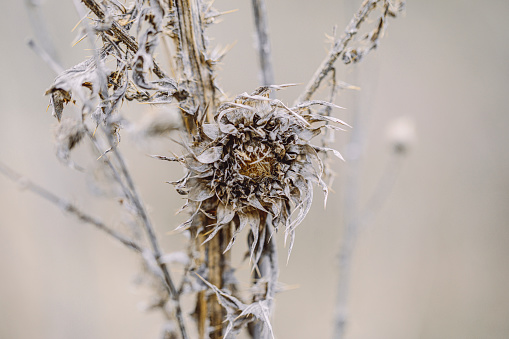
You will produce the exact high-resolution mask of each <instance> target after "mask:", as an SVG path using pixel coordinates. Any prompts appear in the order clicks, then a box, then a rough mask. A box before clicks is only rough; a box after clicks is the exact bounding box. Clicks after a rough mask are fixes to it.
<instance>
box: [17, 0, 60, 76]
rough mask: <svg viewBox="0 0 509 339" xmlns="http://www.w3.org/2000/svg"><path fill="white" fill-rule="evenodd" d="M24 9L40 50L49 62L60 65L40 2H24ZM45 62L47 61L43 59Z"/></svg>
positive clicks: (32, 0) (37, 0) (31, 0)
mask: <svg viewBox="0 0 509 339" xmlns="http://www.w3.org/2000/svg"><path fill="white" fill-rule="evenodd" d="M25 7H26V9H27V13H28V18H29V19H28V22H30V25H31V26H32V31H33V33H34V35H35V37H36V40H37V41H39V44H40V49H41V50H43V51H44V53H45V54H47V55H48V56H49V59H50V60H53V61H54V62H55V63H57V64H60V60H59V59H60V58H59V57H58V54H57V50H56V48H55V45H54V44H53V41H52V39H51V34H49V31H48V28H47V26H46V23H45V20H44V18H43V14H42V11H41V8H40V1H39V0H25ZM45 61H47V60H46V59H45ZM62 71H63V70H62ZM60 73H61V71H60V72H58V74H60Z"/></svg>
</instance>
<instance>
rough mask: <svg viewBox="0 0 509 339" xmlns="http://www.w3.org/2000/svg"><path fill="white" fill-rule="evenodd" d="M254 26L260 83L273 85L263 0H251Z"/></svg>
mask: <svg viewBox="0 0 509 339" xmlns="http://www.w3.org/2000/svg"><path fill="white" fill-rule="evenodd" d="M251 3H252V5H253V14H254V20H255V26H256V38H257V47H258V55H259V57H260V68H261V71H262V85H264V86H268V85H274V71H273V68H272V56H271V48H270V40H269V25H268V22H267V21H268V20H267V9H266V6H265V0H251Z"/></svg>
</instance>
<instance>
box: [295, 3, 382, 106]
mask: <svg viewBox="0 0 509 339" xmlns="http://www.w3.org/2000/svg"><path fill="white" fill-rule="evenodd" d="M380 1H382V0H364V1H363V2H362V4H361V7H360V8H359V11H358V12H357V14H355V15H354V17H353V18H352V20H350V23H349V24H348V26H347V27H346V29H345V32H344V33H343V35H342V36H341V37H340V38H339V39H338V40H336V41H335V43H334V45H333V47H332V49H331V50H330V52H329V55H327V56H326V57H325V59H324V60H323V61H322V63H321V65H320V67H318V69H317V70H316V72H315V74H313V77H312V78H311V80H310V81H309V82H308V84H307V85H306V88H305V89H304V92H303V93H302V94H301V95H300V96H299V98H298V99H297V101H296V102H295V105H297V104H299V103H302V102H304V101H307V100H309V99H310V98H311V96H312V95H313V93H315V92H316V90H317V89H318V87H319V86H320V83H321V82H322V80H323V79H324V78H325V77H326V76H327V74H329V72H330V71H331V70H332V68H333V65H334V62H336V60H337V59H338V57H339V56H340V55H341V53H343V52H344V51H345V49H346V47H347V46H348V43H350V41H351V40H352V38H353V37H354V36H355V35H356V34H357V32H358V31H359V27H360V25H361V24H362V22H363V21H364V20H366V18H367V17H368V15H369V13H371V11H373V10H374V9H375V8H376V5H377V3H379V2H380ZM295 105H294V106H295Z"/></svg>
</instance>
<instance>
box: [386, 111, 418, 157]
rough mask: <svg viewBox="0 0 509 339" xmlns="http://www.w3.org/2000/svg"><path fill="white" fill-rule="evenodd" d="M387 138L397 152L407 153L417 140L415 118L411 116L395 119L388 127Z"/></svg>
mask: <svg viewBox="0 0 509 339" xmlns="http://www.w3.org/2000/svg"><path fill="white" fill-rule="evenodd" d="M387 139H388V140H389V143H390V144H391V147H392V149H393V150H394V152H395V153H397V154H406V153H407V152H408V151H409V149H410V148H411V147H412V146H413V144H414V143H415V142H416V140H417V133H416V131H415V123H414V120H413V119H412V118H410V117H406V116H405V117H399V118H396V119H394V120H393V121H392V122H391V123H390V124H389V126H388V127H387Z"/></svg>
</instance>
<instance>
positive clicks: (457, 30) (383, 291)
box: [0, 0, 509, 339]
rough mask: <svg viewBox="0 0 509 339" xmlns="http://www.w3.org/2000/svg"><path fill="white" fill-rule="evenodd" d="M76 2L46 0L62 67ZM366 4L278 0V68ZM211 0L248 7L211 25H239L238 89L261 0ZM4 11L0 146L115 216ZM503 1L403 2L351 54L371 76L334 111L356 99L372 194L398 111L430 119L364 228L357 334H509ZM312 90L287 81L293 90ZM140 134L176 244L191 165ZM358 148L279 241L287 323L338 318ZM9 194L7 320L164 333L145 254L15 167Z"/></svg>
mask: <svg viewBox="0 0 509 339" xmlns="http://www.w3.org/2000/svg"><path fill="white" fill-rule="evenodd" d="M70 3H71V2H68V1H57V0H47V1H45V2H44V14H45V16H46V18H47V20H48V28H49V30H50V32H51V34H52V36H53V37H54V39H55V41H56V43H57V48H58V52H59V54H60V55H61V58H62V61H63V64H64V65H65V66H66V67H69V66H72V65H73V64H75V63H77V62H78V61H80V60H82V58H83V55H86V54H87V52H86V51H85V52H84V51H83V48H88V47H87V46H86V45H83V44H81V45H78V46H77V47H74V48H71V47H70V43H71V41H72V40H73V39H74V37H75V33H71V32H70V31H71V29H72V27H73V26H74V24H75V23H76V21H77V20H78V18H77V15H76V14H75V12H74V10H73V8H72V5H70ZM357 6H358V3H357V1H356V2H355V3H353V2H352V1H349V2H346V1H295V0H294V1H291V0H286V1H283V0H279V1H269V6H268V7H269V11H270V16H269V19H270V20H269V21H270V27H271V29H272V30H271V33H272V41H273V42H272V44H273V50H274V65H275V70H276V81H277V82H278V83H289V82H296V83H303V82H306V81H307V79H308V78H309V77H310V75H311V74H312V73H313V71H314V69H315V68H316V66H317V65H318V64H319V62H320V61H321V59H322V58H323V56H324V55H325V51H326V48H327V46H328V45H327V44H326V43H325V40H326V39H325V35H324V34H325V33H327V34H331V33H332V27H333V26H334V25H335V24H337V25H338V30H339V31H341V30H342V29H343V27H344V26H345V24H346V22H347V20H348V19H349V18H350V16H351V13H353V10H354V9H355V8H357ZM216 7H218V8H219V9H221V10H229V9H233V8H239V9H240V10H239V11H238V12H235V13H232V14H229V15H227V16H225V17H224V18H223V22H222V23H220V24H218V25H216V26H215V27H213V29H211V31H210V36H211V37H214V38H215V40H214V42H216V43H221V44H227V43H231V42H233V41H235V40H237V45H236V46H235V47H234V49H233V50H232V51H231V52H230V54H228V55H227V57H226V58H225V59H224V63H223V65H221V68H222V71H221V72H220V73H219V80H220V83H221V84H222V86H223V88H224V89H225V91H227V92H228V93H229V94H231V95H234V94H235V93H239V92H244V91H247V92H249V91H251V90H252V89H254V88H255V87H256V86H257V81H258V79H257V64H256V59H255V54H254V50H253V48H252V46H253V29H252V26H253V24H252V21H251V17H250V7H249V2H248V1H247V0H244V1H232V0H229V1H226V0H217V1H216ZM0 13H2V20H0V32H2V36H1V38H0V42H1V46H2V52H1V53H0V65H1V67H0V79H1V85H0V160H1V161H3V162H5V163H8V164H9V165H10V166H11V167H13V168H15V169H17V170H18V171H19V172H21V173H23V174H25V175H27V176H28V177H30V178H31V179H33V180H34V181H35V182H38V183H40V184H42V185H44V186H45V187H50V188H51V189H52V190H53V191H54V192H56V193H58V194H59V195H61V196H65V197H68V198H69V199H70V200H72V201H74V202H76V203H77V204H78V205H79V206H82V207H83V208H84V209H87V210H91V211H94V213H96V214H97V215H100V216H102V218H103V219H104V220H106V221H108V222H111V223H115V221H116V220H120V219H121V217H119V215H118V211H117V210H116V209H114V207H113V205H112V204H110V203H108V202H107V200H104V199H102V198H100V197H96V196H93V195H91V194H89V190H88V189H87V184H86V182H87V179H86V176H84V175H83V174H80V173H77V172H73V171H71V170H69V169H67V168H65V167H63V166H62V165H60V164H59V162H58V161H57V160H56V159H55V157H54V146H53V143H52V138H53V137H52V129H53V126H54V124H55V121H54V118H52V117H51V114H50V113H49V112H45V110H46V106H47V102H48V100H47V98H45V97H43V95H42V94H43V93H44V90H45V89H46V88H47V87H49V85H50V84H51V82H52V80H53V77H54V75H53V74H52V72H51V70H49V68H48V67H47V66H46V65H45V64H44V62H42V61H41V60H40V59H39V57H37V56H36V55H35V54H34V53H33V52H32V51H31V50H29V49H28V48H27V47H26V44H25V43H26V39H27V37H32V36H33V32H32V31H31V28H30V25H29V23H28V17H27V14H26V10H25V8H24V7H23V3H22V1H2V2H1V4H0ZM507 13H509V2H507V1H503V0H499V1H497V0H491V1H486V2H474V1H459V0H451V1H437V0H434V1H410V2H409V4H408V6H407V13H406V15H405V16H404V17H403V18H399V19H397V20H390V27H389V29H388V32H387V35H386V37H385V38H384V39H383V40H382V43H381V46H380V48H379V49H378V50H376V51H375V52H374V53H373V54H371V55H369V56H368V57H367V59H366V60H365V61H364V62H363V63H361V64H360V65H359V66H358V67H357V69H356V68H352V67H345V66H340V67H339V69H338V70H339V74H340V75H341V76H342V78H343V79H344V80H347V81H351V82H354V83H355V84H356V85H359V86H360V87H362V88H363V90H362V91H361V92H360V93H354V92H345V93H343V94H342V95H341V96H340V97H339V98H338V99H337V101H336V103H337V104H339V105H342V106H345V107H346V108H347V110H346V111H336V112H335V114H336V115H337V116H339V117H340V118H342V119H344V120H346V121H352V120H354V119H353V115H354V114H355V113H356V112H357V113H359V114H360V117H361V118H360V120H359V121H357V123H358V125H357V127H356V128H359V129H360V131H362V136H363V137H362V141H363V144H365V146H366V148H365V151H364V152H363V153H362V162H361V163H360V166H359V171H360V172H358V173H359V178H360V194H359V199H360V202H361V205H362V204H363V203H364V202H365V201H367V199H368V198H369V196H370V194H371V192H373V190H374V188H375V187H376V185H377V182H378V181H379V180H380V177H381V175H382V173H383V169H384V168H385V166H386V164H387V163H388V161H390V159H391V153H390V147H389V145H388V143H387V140H386V128H387V126H388V124H390V122H391V121H392V120H393V119H394V118H397V117H401V116H408V117H410V118H411V119H413V121H414V122H415V125H416V130H417V134H418V139H417V142H416V143H415V144H414V145H413V147H412V149H411V152H410V153H409V155H408V156H407V157H406V158H405V159H404V161H403V164H402V167H401V168H400V171H399V176H398V178H397V181H396V183H395V185H394V188H393V190H392V192H390V195H389V196H388V198H387V201H386V203H385V204H384V205H383V207H382V209H381V210H380V212H379V213H378V214H377V215H376V218H375V219H373V220H372V222H370V223H369V224H368V225H367V227H366V228H365V229H364V231H363V232H362V233H360V234H359V239H358V242H357V247H356V249H355V252H354V261H353V270H352V276H351V293H350V298H349V305H350V313H349V315H350V317H349V320H350V322H349V327H348V331H347V337H348V338H350V339H355V338H360V339H364V338H367V339H370V338H382V339H385V338H387V339H399V338H401V339H412V338H437V339H439V338H472V339H474V338H508V337H509V321H508V316H509V288H508V287H509V263H508V261H509V246H508V245H509V208H508V203H509V175H508V173H509V152H508V151H507V145H508V142H509V134H508V133H507V126H509V115H508V114H507V102H508V101H507V95H508V85H507V84H508V81H509V63H508V60H509V46H508V42H509V27H508V23H507ZM300 90H302V87H299V88H295V89H289V90H287V91H285V93H281V94H280V95H281V98H282V99H283V100H284V101H287V102H291V101H293V99H294V98H295V96H296V95H297V94H298V93H299V92H300ZM130 106H136V105H134V104H131V105H130ZM135 108H136V109H135V111H136V112H139V113H138V114H143V113H144V112H145V109H146V108H145V107H143V109H141V108H139V107H135ZM354 127H355V126H354ZM348 133H352V132H348ZM337 139H338V140H337V144H336V145H335V146H336V148H337V149H339V150H341V151H343V152H345V153H347V150H346V140H347V139H348V138H347V136H346V135H338V138H337ZM124 145H125V146H124ZM132 146H133V145H132V143H130V142H129V140H126V141H125V143H124V144H123V148H124V149H125V150H126V153H128V157H129V159H128V161H129V164H130V165H131V166H132V170H133V173H134V175H135V178H136V180H137V183H138V186H139V188H140V190H141V192H142V195H143V197H144V198H145V200H146V202H147V205H149V207H150V211H151V215H152V218H153V220H154V222H155V223H156V224H157V225H158V230H159V232H160V234H161V235H162V237H163V239H164V246H165V248H166V249H167V251H172V250H173V249H180V248H182V247H183V241H184V240H183V238H182V237H180V236H178V235H165V234H166V232H167V231H169V230H171V229H173V228H174V227H175V226H176V225H177V224H178V223H179V221H180V220H181V219H182V217H174V212H175V211H176V210H177V209H178V208H179V206H180V204H181V200H180V198H179V197H178V196H177V194H176V193H175V192H174V191H173V190H172V189H171V187H169V186H168V185H166V184H164V182H165V181H167V180H173V179H176V178H178V177H179V175H180V174H181V171H180V170H179V169H178V168H177V167H175V166H174V167H172V166H170V165H168V164H165V163H160V162H156V161H153V160H151V159H148V158H147V157H146V156H145V155H144V154H145V153H146V152H148V150H147V149H150V146H153V147H154V148H155V149H157V150H158V151H159V152H169V151H170V150H173V149H175V146H174V144H168V145H166V144H160V143H158V144H155V145H145V146H144V148H142V149H135V150H132V151H129V149H133V147H132ZM87 152H88V148H87V146H83V147H82V149H80V150H79V151H78V152H77V154H76V156H77V158H76V159H77V161H79V162H80V163H81V164H83V165H86V166H92V165H93V162H94V160H93V159H91V158H90V157H89V156H87V154H88V153H87ZM347 166H349V165H348V164H344V163H341V162H339V161H338V162H336V163H334V168H335V170H336V171H337V172H338V179H337V180H336V181H335V183H334V186H333V189H334V191H335V193H334V194H331V196H330V197H329V204H328V208H327V210H326V211H325V212H324V211H323V207H322V201H321V199H322V197H321V195H320V193H319V192H318V191H317V193H316V200H315V204H314V207H313V209H312V211H311V212H310V214H309V215H308V217H307V219H306V220H305V222H304V223H303V224H302V225H301V226H299V229H298V232H297V241H296V246H295V249H294V252H293V254H292V258H291V260H290V262H289V264H288V265H284V262H285V260H286V254H285V250H284V249H283V248H282V247H281V252H280V255H281V257H280V260H281V262H282V263H283V264H282V266H281V278H280V280H281V281H282V282H283V283H285V284H287V285H290V286H294V285H298V288H297V289H292V290H290V291H287V292H285V293H283V294H281V295H278V297H277V309H276V315H275V322H274V328H275V331H276V337H277V338H329V337H330V336H331V334H332V323H333V309H334V301H335V297H336V292H335V289H336V284H337V278H338V273H337V264H338V260H337V254H338V251H339V244H340V242H341V234H342V232H341V228H342V223H341V221H342V217H343V215H344V210H343V203H342V201H343V200H342V198H343V194H342V192H344V187H345V185H344V182H342V180H341V178H342V174H343V173H344V172H345V170H346V168H347ZM0 206H1V210H0V211H1V213H0V274H1V277H0V338H52V339H53V338H57V339H58V338H157V336H158V333H159V332H160V328H161V327H160V325H161V319H160V316H159V315H158V314H143V313H141V312H140V304H141V303H142V302H143V301H145V300H146V297H147V293H146V292H144V290H143V289H140V288H137V287H136V286H135V285H134V284H133V280H134V278H135V275H136V274H137V273H138V272H139V261H138V259H136V258H135V257H134V255H132V254H131V253H130V252H129V251H127V250H126V249H124V248H122V247H120V246H118V245H116V244H115V243H114V242H112V241H111V240H109V239H107V238H106V237H105V236H104V235H103V234H101V233H100V232H98V231H96V230H94V229H92V228H91V227H90V226H88V225H83V224H80V223H78V222H76V221H75V220H74V219H73V218H72V217H69V216H65V215H62V213H61V212H60V211H59V210H57V209H56V208H55V207H54V206H52V205H50V204H49V203H47V202H45V201H42V200H41V199H40V198H38V197H36V196H34V195H32V194H31V193H28V192H21V191H20V190H19V189H18V187H17V186H16V185H14V184H13V183H11V182H9V181H8V180H6V179H5V178H3V177H0ZM280 238H281V237H280ZM279 240H281V239H279ZM241 269H245V267H244V268H241ZM245 283H246V284H247V282H245Z"/></svg>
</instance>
